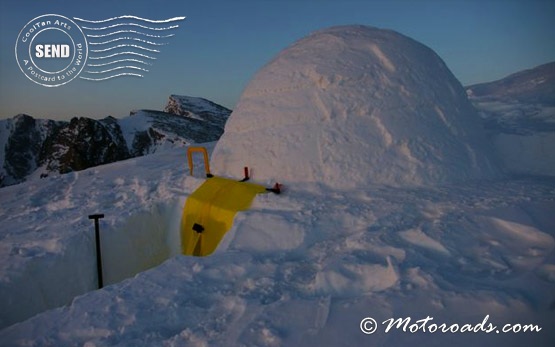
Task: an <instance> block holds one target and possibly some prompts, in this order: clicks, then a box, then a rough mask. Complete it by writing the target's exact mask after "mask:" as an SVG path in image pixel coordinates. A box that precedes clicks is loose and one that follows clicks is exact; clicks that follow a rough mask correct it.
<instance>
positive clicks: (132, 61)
mask: <svg viewBox="0 0 555 347" xmlns="http://www.w3.org/2000/svg"><path fill="white" fill-rule="evenodd" d="M119 63H139V64H144V65H152V64H151V63H147V62H146V61H142V60H139V59H133V58H127V59H119V60H114V61H110V62H107V63H101V64H87V66H91V67H100V66H107V65H112V64H119Z"/></svg>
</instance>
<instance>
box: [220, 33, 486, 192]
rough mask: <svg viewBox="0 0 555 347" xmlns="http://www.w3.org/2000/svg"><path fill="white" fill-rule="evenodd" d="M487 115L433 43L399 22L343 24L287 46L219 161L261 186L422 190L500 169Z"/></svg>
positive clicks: (259, 79) (257, 86)
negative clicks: (388, 26)
mask: <svg viewBox="0 0 555 347" xmlns="http://www.w3.org/2000/svg"><path fill="white" fill-rule="evenodd" d="M482 131H483V130H482V126H481V123H480V119H479V117H478V115H477V113H476V111H475V110H474V109H473V107H472V106H471V104H470V103H469V101H468V99H467V96H466V94H465V91H464V89H463V87H462V86H461V84H460V83H459V81H458V80H457V79H456V78H455V77H454V76H453V74H452V73H451V72H450V71H449V69H448V68H447V66H446V65H445V63H444V62H443V61H442V60H441V58H439V56H438V55H437V54H435V53H434V51H432V50H431V49H430V48H428V47H426V46H424V45H423V44H421V43H419V42H416V41H414V40H412V39H410V38H408V37H406V36H403V35H401V34H399V33H397V32H394V31H390V30H382V29H377V28H373V27H367V26H341V27H333V28H329V29H325V30H321V31H318V32H315V33H313V34H311V35H309V36H307V37H305V38H303V39H301V40H299V41H297V42H295V43H294V44H293V45H291V46H290V47H288V48H286V49H284V50H283V51H282V52H281V53H279V54H278V55H277V56H276V57H275V58H274V59H273V60H272V61H270V62H269V63H268V64H267V65H266V66H264V67H263V68H262V69H261V70H260V71H258V72H257V73H256V75H255V76H254V78H253V79H252V80H251V81H250V83H249V84H248V86H247V87H246V89H245V90H244V92H243V94H242V96H241V98H240V100H239V102H238V104H237V106H236V108H235V110H234V111H233V113H232V114H231V116H230V118H229V120H228V122H227V124H226V126H225V132H224V134H223V136H222V137H221V138H220V140H219V142H218V143H217V145H216V147H215V149H214V152H213V154H212V158H211V166H212V167H213V168H214V171H215V173H216V174H219V175H225V176H231V177H238V176H241V175H242V172H243V167H245V166H247V167H249V168H250V169H251V172H252V178H253V179H254V180H256V181H259V182H267V183H271V182H272V181H274V182H275V181H277V182H284V183H287V182H290V183H292V182H297V183H303V182H308V183H322V184H324V185H325V186H328V187H332V188H338V189H356V188H359V187H362V186H364V185H367V184H385V185H391V186H418V185H429V184H438V183H449V182H455V181H460V180H466V179H475V178H486V177H491V176H494V175H495V174H496V172H497V169H496V166H495V165H494V163H493V161H492V158H493V156H492V154H490V149H489V148H490V146H489V143H488V142H487V141H486V139H485V136H484V135H483V132H482Z"/></svg>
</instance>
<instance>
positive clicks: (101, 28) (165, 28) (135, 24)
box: [81, 23, 179, 31]
mask: <svg viewBox="0 0 555 347" xmlns="http://www.w3.org/2000/svg"><path fill="white" fill-rule="evenodd" d="M122 26H134V27H139V28H143V29H148V30H154V31H161V30H171V29H176V28H179V25H170V26H169V27H162V28H154V27H149V26H146V25H142V24H137V23H118V24H112V25H108V26H104V27H100V28H95V27H86V26H82V27H81V29H87V30H96V31H99V30H108V29H112V28H117V27H122Z"/></svg>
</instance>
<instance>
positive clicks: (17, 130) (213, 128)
mask: <svg viewBox="0 0 555 347" xmlns="http://www.w3.org/2000/svg"><path fill="white" fill-rule="evenodd" d="M230 113H231V110H229V109H227V108H225V107H223V106H221V105H218V104H216V103H214V102H212V101H209V100H206V99H203V98H197V97H190V96H180V95H171V96H170V97H169V100H168V103H167V105H166V107H165V112H162V111H154V110H138V111H131V113H130V115H129V116H128V117H124V118H121V119H116V118H114V117H111V116H108V117H106V118H104V119H100V120H95V119H90V118H85V117H75V118H72V119H71V120H70V121H54V120H47V119H35V118H33V117H31V116H29V115H25V114H19V115H17V116H15V117H13V118H11V119H5V120H0V187H3V186H7V185H12V184H17V183H20V182H22V181H25V180H26V179H28V178H31V177H35V178H36V176H38V177H45V176H48V175H50V174H52V173H59V174H63V173H67V172H71V171H79V170H84V169H86V168H89V167H93V166H97V165H103V164H108V163H112V162H116V161H119V160H125V159H129V158H133V157H137V156H142V155H146V154H149V153H154V152H156V151H157V150H159V149H161V148H167V147H176V146H185V145H188V144H191V143H202V142H211V141H216V140H218V139H219V138H220V136H221V135H222V134H223V131H224V126H225V122H226V121H227V118H228V117H229V114H230Z"/></svg>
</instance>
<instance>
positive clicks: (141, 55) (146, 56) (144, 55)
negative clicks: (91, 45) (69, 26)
mask: <svg viewBox="0 0 555 347" xmlns="http://www.w3.org/2000/svg"><path fill="white" fill-rule="evenodd" d="M125 54H130V55H136V56H139V57H143V58H147V59H152V60H155V59H156V58H155V57H151V56H149V55H146V54H142V53H137V52H119V53H114V54H110V55H107V56H103V57H92V56H89V59H92V60H97V59H108V58H112V57H116V56H118V55H125Z"/></svg>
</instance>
